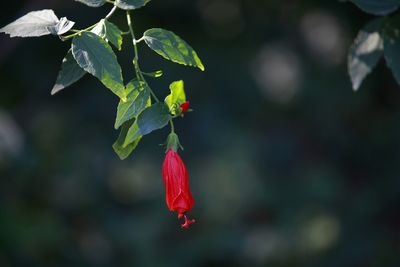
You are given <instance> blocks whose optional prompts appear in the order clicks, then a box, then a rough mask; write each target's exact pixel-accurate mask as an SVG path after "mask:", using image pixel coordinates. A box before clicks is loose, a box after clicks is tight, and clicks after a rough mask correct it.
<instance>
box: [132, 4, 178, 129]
mask: <svg viewBox="0 0 400 267" xmlns="http://www.w3.org/2000/svg"><path fill="white" fill-rule="evenodd" d="M126 21H127V22H128V27H129V32H130V33H131V36H132V43H133V49H134V52H135V57H134V58H133V64H134V65H135V71H136V76H137V78H138V79H139V80H142V81H143V82H145V83H146V84H147V87H148V88H149V90H150V94H151V96H152V97H153V98H154V100H155V101H156V102H157V103H158V102H160V100H159V99H158V97H157V96H156V94H155V93H154V92H153V90H152V89H151V88H150V86H149V84H148V83H147V81H146V79H145V78H144V76H143V73H142V71H141V70H140V66H139V52H138V47H137V44H138V42H139V41H142V40H143V38H140V40H136V37H135V32H134V31H133V26H132V18H131V14H130V12H129V10H127V11H126ZM169 124H170V125H171V133H174V132H175V126H174V122H173V118H172V117H171V119H170V120H169Z"/></svg>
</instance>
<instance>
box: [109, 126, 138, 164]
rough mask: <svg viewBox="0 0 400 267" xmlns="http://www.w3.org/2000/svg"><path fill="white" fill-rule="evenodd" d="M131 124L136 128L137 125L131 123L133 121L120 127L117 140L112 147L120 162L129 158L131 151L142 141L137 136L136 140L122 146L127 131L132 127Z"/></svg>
mask: <svg viewBox="0 0 400 267" xmlns="http://www.w3.org/2000/svg"><path fill="white" fill-rule="evenodd" d="M133 124H134V125H136V126H137V124H136V123H133V121H129V122H126V123H125V124H124V125H122V129H121V132H120V134H119V136H118V139H117V141H115V143H114V144H113V146H112V147H113V149H114V151H115V153H117V155H118V156H119V158H120V159H121V160H124V159H126V158H127V157H129V155H130V154H131V153H132V152H133V150H135V148H136V147H137V145H138V144H139V142H140V140H141V139H142V137H141V136H139V137H138V138H136V139H135V140H133V141H132V142H130V143H129V144H128V145H126V146H124V143H125V140H126V136H127V134H128V130H129V129H130V128H131V127H132V125H133Z"/></svg>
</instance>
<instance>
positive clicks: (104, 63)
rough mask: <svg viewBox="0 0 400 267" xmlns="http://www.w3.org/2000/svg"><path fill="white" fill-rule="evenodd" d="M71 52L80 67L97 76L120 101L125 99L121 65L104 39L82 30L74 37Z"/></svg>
mask: <svg viewBox="0 0 400 267" xmlns="http://www.w3.org/2000/svg"><path fill="white" fill-rule="evenodd" d="M72 54H73V55H74V58H75V60H76V62H77V63H78V64H79V66H80V67H81V68H82V69H84V70H85V71H86V72H89V73H90V74H92V75H93V76H95V77H97V78H98V79H99V80H100V81H101V82H102V83H103V84H104V85H105V86H106V87H107V88H109V89H110V90H111V91H112V92H113V93H114V94H116V95H117V96H119V97H120V98H121V99H122V101H126V92H125V86H124V84H123V81H122V72H121V67H120V66H119V64H118V61H117V57H116V56H115V54H114V52H113V50H112V48H111V46H110V45H109V44H108V43H107V42H106V41H104V40H103V39H102V38H100V37H99V36H97V35H96V34H94V33H92V32H84V33H82V34H81V35H78V36H76V37H74V39H73V41H72Z"/></svg>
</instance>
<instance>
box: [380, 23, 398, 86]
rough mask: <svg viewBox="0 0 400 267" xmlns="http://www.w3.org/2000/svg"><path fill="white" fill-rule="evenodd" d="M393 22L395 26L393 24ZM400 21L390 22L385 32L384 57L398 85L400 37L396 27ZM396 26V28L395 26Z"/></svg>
mask: <svg viewBox="0 0 400 267" xmlns="http://www.w3.org/2000/svg"><path fill="white" fill-rule="evenodd" d="M391 22H393V24H392V23H391ZM398 22H399V20H389V21H388V25H387V27H385V30H384V35H383V39H384V49H385V52H384V55H385V60H386V63H387V65H388V66H389V68H390V69H391V70H392V73H393V75H394V77H395V78H396V81H397V83H398V84H400V36H399V30H398V28H396V26H398V25H399V23H398ZM394 25H396V26H394Z"/></svg>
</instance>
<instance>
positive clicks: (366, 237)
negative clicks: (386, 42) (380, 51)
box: [0, 0, 400, 267]
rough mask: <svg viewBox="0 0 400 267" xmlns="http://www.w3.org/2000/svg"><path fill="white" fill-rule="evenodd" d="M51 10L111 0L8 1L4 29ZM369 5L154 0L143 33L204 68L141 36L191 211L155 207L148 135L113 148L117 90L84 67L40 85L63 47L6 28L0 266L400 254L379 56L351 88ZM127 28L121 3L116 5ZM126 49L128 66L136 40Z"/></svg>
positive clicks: (85, 14)
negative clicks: (172, 107) (184, 108)
mask: <svg viewBox="0 0 400 267" xmlns="http://www.w3.org/2000/svg"><path fill="white" fill-rule="evenodd" d="M44 8H51V9H54V10H55V11H56V14H57V15H58V16H59V17H61V16H67V17H68V18H69V19H71V20H73V21H76V22H77V26H76V27H78V28H84V27H86V26H88V25H91V24H92V23H94V22H96V21H97V20H98V19H100V18H101V17H103V16H104V15H105V14H106V13H107V12H108V10H109V8H110V6H108V5H107V6H105V7H102V8H99V9H91V8H89V7H86V6H84V5H81V4H79V3H78V2H75V1H72V0H68V1H67V0H63V1H61V0H57V1H50V0H41V1H40V0H37V1H20V0H18V1H17V0H15V1H3V2H1V3H0V10H1V11H0V14H1V16H0V25H2V26H3V25H5V24H7V23H9V22H11V21H13V20H15V19H16V18H18V17H20V16H22V15H24V14H25V13H27V12H29V11H32V10H40V9H44ZM371 18H372V16H369V15H366V14H365V13H363V12H362V11H360V10H359V9H357V8H356V7H355V6H354V5H352V4H350V3H343V2H338V1H320V0H315V1H299V0H290V1H276V0H269V1H267V0H264V1H262V0H258V1H257V0H247V1H246V0H191V1H189V0H168V1H167V0H153V1H152V2H151V3H150V4H148V6H147V7H146V8H143V9H140V10H138V11H136V12H134V21H133V23H134V27H135V31H136V33H137V34H138V36H141V33H142V32H143V31H144V30H146V29H147V28H150V27H163V28H166V29H169V30H173V31H174V32H176V33H177V34H178V35H180V36H181V37H182V38H183V39H185V40H186V41H187V42H188V43H190V44H191V45H192V46H193V47H194V48H195V50H196V51H197V52H198V54H199V56H200V57H201V58H202V59H203V62H204V64H205V66H206V72H204V73H202V72H201V71H198V70H196V69H194V68H185V67H183V66H180V65H176V64H173V63H170V62H167V61H165V60H164V59H162V58H161V57H159V56H157V55H155V54H154V53H153V52H152V51H151V50H149V49H148V48H147V47H145V46H144V45H143V44H141V45H140V53H141V61H142V65H143V69H144V70H147V71H153V70H158V69H163V70H164V73H165V76H164V77H162V78H161V79H159V80H155V81H152V82H151V84H152V86H153V89H154V90H155V91H156V93H157V94H158V95H159V96H160V97H162V98H163V97H165V96H166V95H167V94H168V91H169V90H168V85H169V83H170V82H172V81H174V80H178V79H184V80H185V82H186V91H187V96H188V98H189V100H190V101H191V104H192V108H193V109H194V111H195V112H193V113H190V114H187V116H185V118H184V119H181V120H179V121H177V125H176V127H177V131H178V133H179V135H180V138H181V142H182V144H183V145H184V147H185V151H184V152H182V153H181V155H182V157H183V158H184V160H185V162H186V164H187V166H188V169H189V171H190V183H191V187H192V191H193V194H194V196H195V199H196V205H195V207H194V209H193V210H192V212H191V213H190V215H191V216H192V217H194V218H196V220H197V223H196V224H195V225H193V227H192V228H191V229H190V230H189V231H183V230H181V229H180V228H179V223H180V222H179V221H178V220H177V219H176V214H175V213H170V212H169V211H168V209H167V207H166V204H165V196H164V187H163V182H162V176H161V164H162V161H163V155H164V154H163V153H164V152H163V149H162V147H160V146H159V145H158V144H160V143H163V142H164V140H165V138H166V135H167V134H168V131H167V130H166V129H164V130H162V131H158V132H157V133H154V134H152V135H150V136H148V137H146V138H145V139H144V140H143V142H142V143H141V144H140V145H139V147H138V149H137V151H136V152H135V153H134V154H133V156H132V157H130V159H128V160H126V161H120V160H119V159H118V158H117V156H116V155H115V154H114V153H113V151H112V148H111V145H112V143H113V142H114V140H115V139H116V138H117V135H118V133H117V132H116V131H114V130H113V124H114V116H115V110H116V106H117V102H118V99H117V98H116V97H115V96H114V95H113V94H112V93H111V92H110V91H108V90H107V89H105V88H104V87H103V86H102V85H101V84H100V82H99V81H97V80H96V79H95V78H93V77H89V75H88V76H86V77H85V78H84V79H83V80H82V81H80V82H79V83H77V84H75V85H74V86H72V87H71V88H68V89H66V90H65V91H64V92H61V93H59V94H57V95H56V96H53V97H52V96H50V90H51V88H52V86H53V83H54V81H55V78H56V75H57V73H58V70H59V66H60V63H61V60H62V58H63V57H64V55H65V53H66V51H67V50H68V48H69V43H68V42H65V43H62V42H60V41H59V40H58V39H57V38H56V37H50V36H48V37H43V38H31V39H20V38H15V39H10V38H8V36H6V35H3V34H2V35H0V84H1V85H0V266H2V267H12V266H18V267H47V266H51V267H53V266H54V267H81V266H82V267H89V266H110V267H111V266H113V267H125V266H135V267H136V266H138V267H141V266H143V267H152V266H163V267H164V266H167V267H169V266H171V267H172V266H173V267H179V266H193V267H197V266H198V267H212V266H219V267H222V266H246V267H247V266H273V267H275V266H277V267H280V266H296V267H297V266H323V267H338V266H340V267H345V266H349V267H350V266H351V267H358V266H360V267H369V266H376V267H398V266H400V179H399V175H400V150H399V149H400V141H399V136H400V123H399V121H400V90H399V86H398V85H397V84H396V83H395V81H394V79H393V78H392V76H391V73H390V71H389V70H388V69H387V68H386V66H385V64H384V63H380V64H379V65H378V68H377V70H376V72H374V73H373V74H372V75H371V76H370V77H368V78H367V80H366V81H365V83H364V85H363V86H362V87H361V90H360V91H359V92H358V93H354V92H352V90H351V83H350V80H349V78H348V75H347V72H346V54H347V51H348V48H349V46H350V44H351V40H352V39H353V38H354V37H355V35H356V33H357V30H358V29H359V28H361V27H362V26H363V25H364V24H365V23H366V22H367V21H368V20H370V19H371ZM112 21H113V22H115V23H116V24H117V25H119V26H120V27H121V28H122V29H124V30H126V27H125V16H124V14H123V12H118V13H117V14H116V15H115V17H114V18H113V19H112ZM123 48H124V50H125V52H122V53H118V56H119V59H120V63H121V65H122V67H123V70H124V77H125V79H126V80H129V79H130V78H132V77H133V73H134V71H133V68H132V65H131V58H132V57H133V51H132V49H131V46H130V43H129V42H128V39H125V44H124V46H123Z"/></svg>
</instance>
